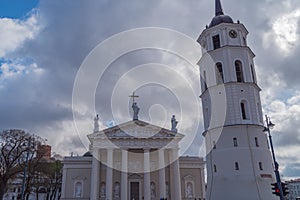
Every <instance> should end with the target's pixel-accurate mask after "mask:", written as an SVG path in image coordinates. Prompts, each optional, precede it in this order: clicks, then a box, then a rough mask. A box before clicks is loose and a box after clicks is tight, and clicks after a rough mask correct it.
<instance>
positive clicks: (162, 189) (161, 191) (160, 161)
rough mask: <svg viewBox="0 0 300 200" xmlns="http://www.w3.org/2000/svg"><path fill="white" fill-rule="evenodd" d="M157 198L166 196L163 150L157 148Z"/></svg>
mask: <svg viewBox="0 0 300 200" xmlns="http://www.w3.org/2000/svg"><path fill="white" fill-rule="evenodd" d="M158 169H159V172H158V173H159V198H166V173H165V150H164V149H159V150H158Z"/></svg>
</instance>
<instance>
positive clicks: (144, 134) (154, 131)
mask: <svg viewBox="0 0 300 200" xmlns="http://www.w3.org/2000/svg"><path fill="white" fill-rule="evenodd" d="M183 137H184V135H183V134H180V133H176V132H173V131H171V130H168V129H165V128H162V127H159V126H156V125H153V124H149V123H147V122H144V121H140V120H133V121H129V122H126V123H123V124H119V125H116V126H113V127H111V128H107V129H104V130H101V131H99V132H95V133H92V134H90V135H88V138H89V139H90V140H92V139H96V138H108V139H121V138H152V139H156V138H157V139H158V138H159V139H164V138H165V139H166V138H168V139H173V138H183Z"/></svg>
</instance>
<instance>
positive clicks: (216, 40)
mask: <svg viewBox="0 0 300 200" xmlns="http://www.w3.org/2000/svg"><path fill="white" fill-rule="evenodd" d="M212 40H213V44H214V49H219V48H220V47H221V43H220V36H219V35H215V36H213V37H212Z"/></svg>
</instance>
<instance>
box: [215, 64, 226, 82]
mask: <svg viewBox="0 0 300 200" xmlns="http://www.w3.org/2000/svg"><path fill="white" fill-rule="evenodd" d="M216 78H217V84H222V83H224V75H223V67H222V64H221V63H217V64H216Z"/></svg>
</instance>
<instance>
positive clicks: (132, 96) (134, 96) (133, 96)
mask: <svg viewBox="0 0 300 200" xmlns="http://www.w3.org/2000/svg"><path fill="white" fill-rule="evenodd" d="M129 97H130V98H132V103H134V98H138V97H139V96H137V95H135V92H133V93H132V95H130V96H129Z"/></svg>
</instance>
